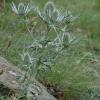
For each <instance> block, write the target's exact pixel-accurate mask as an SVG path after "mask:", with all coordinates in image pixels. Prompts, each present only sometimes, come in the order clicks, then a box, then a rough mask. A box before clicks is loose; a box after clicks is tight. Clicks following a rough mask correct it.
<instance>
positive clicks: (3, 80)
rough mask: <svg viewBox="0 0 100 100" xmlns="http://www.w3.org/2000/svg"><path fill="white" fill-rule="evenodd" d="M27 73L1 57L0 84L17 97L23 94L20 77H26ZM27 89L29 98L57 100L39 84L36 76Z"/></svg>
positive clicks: (31, 79)
mask: <svg viewBox="0 0 100 100" xmlns="http://www.w3.org/2000/svg"><path fill="white" fill-rule="evenodd" d="M24 75H25V72H24V71H22V70H20V69H19V68H17V67H16V66H14V65H12V64H10V63H9V62H8V61H7V60H5V59H4V58H2V57H0V84H2V85H3V86H4V87H6V88H8V89H10V90H11V91H13V92H14V94H15V95H16V96H19V95H20V96H21V94H22V93H23V89H22V85H23V83H21V82H20V81H18V79H17V78H18V76H24ZM29 81H30V83H29V84H28V88H27V95H28V96H31V97H32V96H33V97H34V96H35V97H36V98H37V100H57V99H56V98H54V97H53V96H52V95H51V94H49V93H48V92H47V89H46V88H45V87H44V86H43V85H42V84H41V83H39V82H38V81H37V80H36V79H35V78H34V76H32V78H30V80H29Z"/></svg>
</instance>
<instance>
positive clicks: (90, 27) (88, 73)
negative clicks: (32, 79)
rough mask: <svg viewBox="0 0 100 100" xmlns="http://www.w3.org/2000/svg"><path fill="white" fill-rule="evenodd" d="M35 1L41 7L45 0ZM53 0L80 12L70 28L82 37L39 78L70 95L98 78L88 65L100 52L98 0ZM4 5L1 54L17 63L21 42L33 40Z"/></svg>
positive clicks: (74, 11) (0, 16)
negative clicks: (65, 55) (78, 30)
mask: <svg viewBox="0 0 100 100" xmlns="http://www.w3.org/2000/svg"><path fill="white" fill-rule="evenodd" d="M38 1H39V0H34V1H33V2H34V3H36V4H37V5H39V6H40V7H41V8H43V5H44V4H45V2H47V0H41V1H40V3H38ZM52 1H54V2H55V3H56V4H57V6H58V7H59V8H62V9H65V10H66V9H68V10H70V11H72V12H73V14H75V15H78V16H79V18H78V19H77V20H76V22H75V24H74V25H73V27H71V29H72V31H75V34H76V35H78V37H79V38H81V41H80V42H79V43H78V44H77V45H74V46H72V48H71V50H70V52H69V54H68V56H67V57H63V58H60V61H59V60H57V62H56V64H55V65H54V66H53V68H52V71H50V72H48V73H46V72H45V73H42V75H41V77H39V79H40V80H44V79H47V80H48V81H49V82H50V83H51V84H54V85H57V86H59V87H61V88H62V89H63V90H64V91H65V94H66V95H67V96H69V97H75V96H77V95H78V96H79V95H80V91H82V90H84V89H86V88H87V87H88V86H89V87H92V86H95V80H96V79H98V77H99V73H100V72H99V71H97V70H96V69H95V68H94V67H91V66H93V64H92V63H91V62H92V61H94V60H98V59H99V58H98V57H99V55H96V54H100V43H99V42H100V28H99V26H100V14H99V12H100V11H99V10H98V9H100V5H99V3H98V2H99V0H66V1H65V0H61V1H60V0H52ZM7 5H8V6H7V8H5V10H4V11H3V12H0V19H1V20H0V55H1V56H4V57H6V58H7V59H8V60H9V61H10V62H12V63H14V64H15V65H17V66H19V67H20V63H21V58H20V54H21V53H22V51H23V48H24V45H27V44H29V43H31V42H32V38H31V36H30V35H29V33H28V32H27V31H26V30H25V28H24V26H23V27H22V25H21V24H19V23H17V24H16V22H17V20H16V19H17V18H16V16H15V15H14V14H13V13H12V12H11V8H10V6H9V4H7ZM77 29H80V30H81V32H77ZM10 42H11V45H10V46H9V43H10ZM83 58H84V59H83ZM22 69H23V68H22ZM40 74H41V73H40ZM91 84H93V85H91ZM69 100H70V99H69ZM73 100H75V99H73Z"/></svg>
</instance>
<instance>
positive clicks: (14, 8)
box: [11, 2, 18, 14]
mask: <svg viewBox="0 0 100 100" xmlns="http://www.w3.org/2000/svg"><path fill="white" fill-rule="evenodd" d="M11 8H12V11H13V12H15V13H16V14H18V10H17V7H16V5H15V3H14V2H12V5H11Z"/></svg>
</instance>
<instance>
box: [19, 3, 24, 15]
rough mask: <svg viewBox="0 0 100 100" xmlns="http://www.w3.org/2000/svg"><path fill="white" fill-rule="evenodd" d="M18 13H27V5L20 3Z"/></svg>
mask: <svg viewBox="0 0 100 100" xmlns="http://www.w3.org/2000/svg"><path fill="white" fill-rule="evenodd" d="M18 12H19V14H24V12H25V5H24V4H23V3H19V5H18Z"/></svg>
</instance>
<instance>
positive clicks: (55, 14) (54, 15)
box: [52, 10, 58, 21]
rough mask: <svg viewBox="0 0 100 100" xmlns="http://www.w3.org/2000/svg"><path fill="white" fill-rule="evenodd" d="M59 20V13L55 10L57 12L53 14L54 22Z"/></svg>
mask: <svg viewBox="0 0 100 100" xmlns="http://www.w3.org/2000/svg"><path fill="white" fill-rule="evenodd" d="M57 18H58V11H57V10H55V11H54V12H53V13H52V20H53V21H56V20H57Z"/></svg>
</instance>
